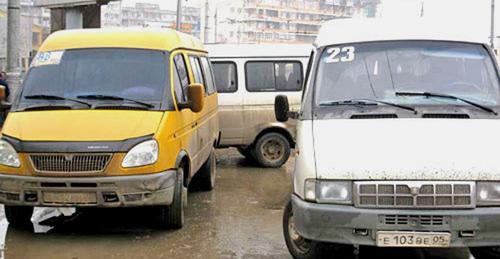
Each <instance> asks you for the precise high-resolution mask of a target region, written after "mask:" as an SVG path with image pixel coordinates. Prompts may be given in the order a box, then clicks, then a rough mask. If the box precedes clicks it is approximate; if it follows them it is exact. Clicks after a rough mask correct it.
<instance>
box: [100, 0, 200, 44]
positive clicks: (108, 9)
mask: <svg viewBox="0 0 500 259" xmlns="http://www.w3.org/2000/svg"><path fill="white" fill-rule="evenodd" d="M200 15H201V9H200V8H197V7H190V6H185V7H184V8H183V10H182V31H183V32H185V33H188V34H191V35H193V36H195V37H199V36H200V27H201V22H200ZM101 21H102V27H159V28H175V27H176V12H175V11H172V10H164V9H161V8H160V6H159V5H158V4H150V3H136V4H135V6H124V5H122V3H121V2H110V3H109V4H108V5H106V6H103V7H102V12H101Z"/></svg>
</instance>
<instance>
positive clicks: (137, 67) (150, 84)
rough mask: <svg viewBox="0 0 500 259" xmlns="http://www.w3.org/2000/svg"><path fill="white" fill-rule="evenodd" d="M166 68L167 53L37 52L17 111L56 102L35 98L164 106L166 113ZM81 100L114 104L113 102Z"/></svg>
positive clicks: (125, 51) (94, 50) (100, 50)
mask: <svg viewBox="0 0 500 259" xmlns="http://www.w3.org/2000/svg"><path fill="white" fill-rule="evenodd" d="M167 67H168V58H167V54H166V53H165V52H161V51H157V50H143V49H117V48H106V49H76V50H65V51H53V52H44V53H39V54H38V55H37V56H36V58H35V59H34V60H33V62H32V64H31V69H30V71H29V73H28V75H27V77H26V79H25V81H24V86H23V91H22V94H21V97H20V99H19V103H18V108H19V109H22V108H23V107H27V106H30V105H33V104H39V103H47V102H54V100H47V99H43V98H35V99H33V98H30V96H33V95H55V96H60V97H64V98H72V99H78V97H79V96H85V95H110V96H118V97H122V98H127V99H133V100H137V101H141V102H145V103H148V104H152V105H154V107H155V109H159V108H160V106H162V101H163V107H167V109H168V108H169V107H171V101H170V100H171V98H170V95H169V93H170V91H165V90H166V88H167V87H166V86H167V82H168V81H167V78H168V74H167V73H168V69H167ZM165 95H167V96H166V97H167V98H165ZM26 97H28V98H26ZM82 101H83V100H82ZM85 101H86V102H90V103H94V104H95V103H97V102H101V103H102V102H104V101H105V102H106V103H108V104H109V103H113V101H112V100H104V101H103V100H85ZM115 103H116V104H121V102H116V101H115ZM130 104H131V103H127V105H130Z"/></svg>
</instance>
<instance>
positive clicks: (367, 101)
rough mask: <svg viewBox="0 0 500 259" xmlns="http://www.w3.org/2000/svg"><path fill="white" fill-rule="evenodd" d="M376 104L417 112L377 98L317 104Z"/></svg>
mask: <svg viewBox="0 0 500 259" xmlns="http://www.w3.org/2000/svg"><path fill="white" fill-rule="evenodd" d="M378 104H384V105H388V106H392V107H396V108H400V109H403V110H408V111H412V112H413V113H415V114H417V110H415V108H413V107H410V106H406V105H401V104H395V103H391V102H386V101H379V100H372V99H352V100H344V101H331V102H322V103H320V104H319V105H320V106H335V105H354V106H356V105H378Z"/></svg>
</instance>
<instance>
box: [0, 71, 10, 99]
mask: <svg viewBox="0 0 500 259" xmlns="http://www.w3.org/2000/svg"><path fill="white" fill-rule="evenodd" d="M0 85H3V86H5V99H7V98H8V97H9V94H10V90H9V84H8V83H7V73H5V71H1V72H0Z"/></svg>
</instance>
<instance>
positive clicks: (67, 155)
mask: <svg viewBox="0 0 500 259" xmlns="http://www.w3.org/2000/svg"><path fill="white" fill-rule="evenodd" d="M73 157H74V155H70V154H66V155H64V160H66V161H67V162H71V161H72V160H73Z"/></svg>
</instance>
